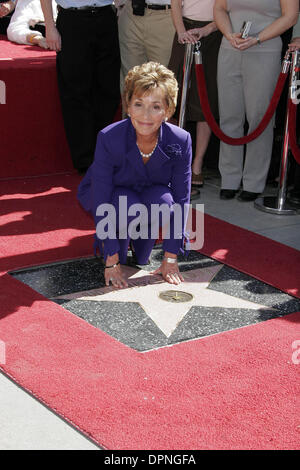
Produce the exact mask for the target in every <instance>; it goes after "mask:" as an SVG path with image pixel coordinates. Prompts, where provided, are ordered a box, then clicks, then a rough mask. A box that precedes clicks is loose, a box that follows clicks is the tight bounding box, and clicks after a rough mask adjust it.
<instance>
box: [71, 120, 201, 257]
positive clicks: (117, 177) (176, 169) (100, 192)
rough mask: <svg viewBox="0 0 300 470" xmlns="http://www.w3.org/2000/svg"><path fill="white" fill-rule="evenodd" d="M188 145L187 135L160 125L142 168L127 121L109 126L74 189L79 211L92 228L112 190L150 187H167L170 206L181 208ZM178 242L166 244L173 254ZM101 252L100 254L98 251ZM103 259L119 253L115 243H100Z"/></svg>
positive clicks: (187, 183)
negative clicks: (87, 216)
mask: <svg viewBox="0 0 300 470" xmlns="http://www.w3.org/2000/svg"><path fill="white" fill-rule="evenodd" d="M191 161H192V143H191V136H190V134H189V133H188V132H187V131H185V130H183V129H181V128H179V127H177V126H174V125H173V124H169V123H163V124H162V125H161V128H160V134H159V139H158V145H157V147H156V149H155V151H154V153H153V154H152V156H151V157H150V158H149V161H148V162H147V164H146V165H145V164H144V163H143V160H142V158H141V155H140V152H139V149H138V147H137V145H136V133H135V129H134V127H133V126H132V124H131V120H130V119H129V118H127V119H125V120H123V121H119V122H116V123H113V124H111V125H109V126H108V127H106V128H104V129H103V130H102V131H100V132H99V134H98V139H97V145H96V151H95V158H94V162H93V164H92V165H91V166H90V168H89V169H88V171H87V173H86V175H85V177H84V178H83V180H82V181H81V183H80V185H79V188H78V199H79V202H80V204H81V205H82V206H83V208H84V209H85V210H87V211H89V212H91V213H92V215H93V217H94V220H95V224H96V225H97V223H98V222H99V220H100V217H98V216H96V210H97V207H98V206H99V205H100V204H103V203H109V202H111V197H112V193H113V190H114V188H115V187H116V186H123V187H128V188H130V189H132V190H134V191H136V192H140V191H142V189H143V188H145V187H149V186H152V185H165V186H169V188H170V192H171V194H172V196H173V199H174V202H175V203H179V204H180V205H181V206H182V209H183V206H184V204H188V203H189V201H190V188H191ZM184 237H185V234H184V230H183V234H182V240H178V239H174V240H170V241H169V246H170V251H172V252H174V253H177V252H178V251H179V250H180V249H181V248H182V245H183V239H184ZM101 251H102V250H101ZM104 251H105V253H106V255H107V254H108V255H112V254H114V253H116V252H117V251H119V242H118V240H116V239H106V240H104Z"/></svg>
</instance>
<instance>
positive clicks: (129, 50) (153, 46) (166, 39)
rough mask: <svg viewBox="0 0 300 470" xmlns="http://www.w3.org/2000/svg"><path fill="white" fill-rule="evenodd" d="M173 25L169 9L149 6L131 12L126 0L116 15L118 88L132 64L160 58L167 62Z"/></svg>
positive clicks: (129, 4)
mask: <svg viewBox="0 0 300 470" xmlns="http://www.w3.org/2000/svg"><path fill="white" fill-rule="evenodd" d="M174 34H175V28H174V25H173V22H172V17H171V10H170V9H168V10H149V9H148V8H145V15H144V16H137V15H134V14H133V13H132V7H131V1H130V0H127V2H126V4H125V6H124V7H123V9H122V11H121V13H120V15H119V41H120V52H121V91H122V89H123V85H124V78H125V77H126V75H127V73H128V71H129V70H130V69H131V68H132V67H134V66H135V65H141V64H143V63H145V62H149V61H154V62H159V63H161V64H163V65H165V66H166V67H167V66H168V63H169V59H170V55H171V50H172V43H173V38H174Z"/></svg>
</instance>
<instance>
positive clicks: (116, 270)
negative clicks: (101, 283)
mask: <svg viewBox="0 0 300 470" xmlns="http://www.w3.org/2000/svg"><path fill="white" fill-rule="evenodd" d="M117 263H118V264H117ZM105 264H106V266H114V265H116V266H114V267H112V268H107V267H105V269H104V278H105V285H106V286H109V283H110V282H111V283H112V285H113V286H114V287H117V288H122V287H128V283H127V281H126V279H125V277H124V274H123V272H122V268H121V265H120V263H119V256H118V254H117V253H116V254H115V255H112V256H108V257H107V258H106V263H105Z"/></svg>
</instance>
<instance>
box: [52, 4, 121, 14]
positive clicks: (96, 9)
mask: <svg viewBox="0 0 300 470" xmlns="http://www.w3.org/2000/svg"><path fill="white" fill-rule="evenodd" d="M111 7H112V6H111V5H104V6H103V7H92V6H88V5H86V6H83V7H69V8H63V7H61V6H60V5H58V6H57V10H58V11H77V12H80V11H84V12H86V13H100V11H103V10H104V9H105V8H111Z"/></svg>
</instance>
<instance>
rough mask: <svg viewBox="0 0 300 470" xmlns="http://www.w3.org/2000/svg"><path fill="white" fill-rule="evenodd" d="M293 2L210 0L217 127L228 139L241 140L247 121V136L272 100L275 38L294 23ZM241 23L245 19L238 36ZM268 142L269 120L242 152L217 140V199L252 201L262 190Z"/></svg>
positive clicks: (277, 54)
mask: <svg viewBox="0 0 300 470" xmlns="http://www.w3.org/2000/svg"><path fill="white" fill-rule="evenodd" d="M298 14H299V1H298V0H252V1H251V2H249V0H216V3H215V8H214V16H215V21H216V23H217V26H218V28H219V29H220V31H221V32H222V33H223V35H224V37H223V40H222V44H221V48H220V53H219V58H218V91H219V110H220V126H221V129H222V130H223V132H225V134H228V135H229V136H230V137H241V136H242V135H243V133H244V123H245V119H246V118H247V121H248V124H249V133H251V132H252V131H253V130H254V129H255V128H256V127H257V126H258V124H259V123H260V121H261V119H262V117H263V116H264V114H265V112H266V109H267V107H268V105H269V103H270V101H271V99H272V95H273V93H274V89H275V85H276V81H277V79H278V76H279V73H280V67H281V50H282V40H281V38H280V35H281V34H282V33H283V32H284V31H287V30H288V29H289V28H291V27H292V26H293V25H294V24H295V23H296V22H297V19H298ZM244 21H251V23H252V24H251V29H250V33H249V36H248V37H247V38H244V39H243V38H242V35H241V32H240V30H241V28H242V26H243V22H244ZM272 144H273V121H271V122H270V124H269V125H268V126H267V128H266V129H265V131H264V132H263V133H262V134H261V135H260V136H259V137H258V138H257V139H255V140H254V141H253V142H250V143H249V144H248V145H247V148H246V156H245V162H244V147H243V146H242V145H241V146H230V145H228V144H225V143H224V142H221V145H220V159H219V169H220V172H221V177H222V183H221V191H220V198H221V199H232V198H234V197H235V195H236V194H237V193H238V191H239V187H240V184H241V182H242V184H243V190H242V191H241V193H240V194H239V196H238V200H239V201H244V202H247V201H254V200H255V199H256V198H257V197H258V195H259V194H260V193H262V192H263V191H264V188H265V183H266V179H267V175H268V170H269V165H270V160H271V155H272Z"/></svg>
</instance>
